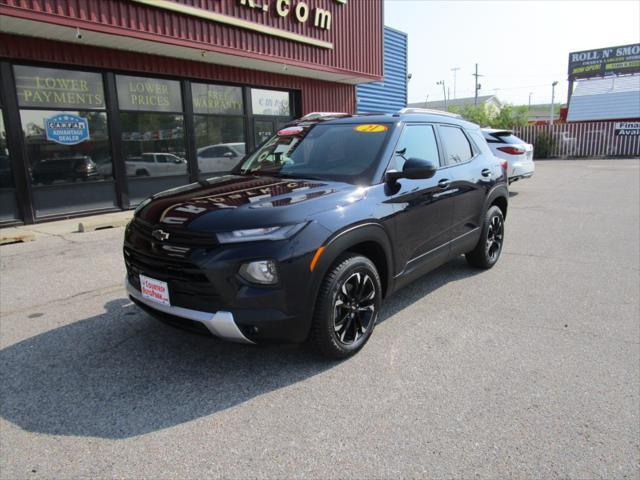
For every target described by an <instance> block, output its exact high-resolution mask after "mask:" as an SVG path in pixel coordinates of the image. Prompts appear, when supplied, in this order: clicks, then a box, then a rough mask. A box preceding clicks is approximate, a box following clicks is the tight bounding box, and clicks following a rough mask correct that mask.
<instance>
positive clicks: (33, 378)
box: [0, 160, 640, 479]
mask: <svg viewBox="0 0 640 480" xmlns="http://www.w3.org/2000/svg"><path fill="white" fill-rule="evenodd" d="M639 167H640V162H639V161H638V160H600V161H547V162H539V163H538V164H537V172H536V175H535V176H534V178H533V179H532V180H529V181H522V182H518V183H516V184H514V185H513V186H512V189H511V190H512V193H511V195H512V196H511V199H510V208H509V214H508V216H507V230H506V243H505V249H504V251H503V255H502V258H501V260H500V262H499V264H498V265H497V266H496V267H495V268H494V269H492V270H490V271H486V272H479V271H476V270H472V269H471V268H469V267H467V265H466V263H465V261H464V259H463V258H462V257H461V258H460V259H459V260H457V261H454V262H452V263H451V264H449V265H446V266H444V267H441V268H440V269H438V270H437V271H435V272H433V273H432V274H430V275H428V276H426V277H424V278H423V279H421V280H419V281H417V282H416V283H414V284H412V285H410V286H408V287H406V288H404V289H403V290H401V291H399V292H397V293H396V294H395V295H393V296H392V297H391V298H390V299H389V300H388V302H387V304H386V306H385V307H384V310H383V312H382V315H381V322H380V323H379V324H378V326H377V328H376V330H375V332H374V334H373V337H372V339H371V341H370V342H369V344H368V345H367V346H366V347H365V349H364V350H363V351H362V352H361V353H360V354H358V355H357V356H356V357H354V358H352V359H350V360H347V361H344V362H338V363H336V362H327V361H325V360H323V359H320V358H318V357H316V356H314V355H313V354H310V353H308V352H307V351H306V350H304V349H301V348H299V347H295V346H284V347H278V346H270V347H248V346H242V345H235V344H227V343H223V342H220V341H217V340H214V339H208V338H205V337H200V336H197V335H194V334H191V333H188V332H182V331H178V330H175V329H172V328H171V327H168V326H165V325H162V324H159V323H156V322H155V321H153V320H151V319H149V318H148V317H147V316H146V315H145V314H143V313H141V312H140V311H138V309H137V308H136V307H134V306H133V305H132V304H131V303H130V301H128V300H127V298H126V296H125V294H124V289H123V287H122V278H123V276H124V268H123V264H122V261H121V255H120V241H121V237H122V234H123V232H122V229H112V230H104V231H98V232H93V233H84V234H73V235H63V236H58V237H52V238H47V239H41V240H38V241H36V242H32V243H27V244H16V245H9V246H3V247H2V248H1V250H0V260H1V270H0V312H1V315H2V321H1V323H0V368H1V374H2V378H1V382H0V392H1V403H0V442H1V443H0V456H1V462H0V476H1V477H2V478H3V479H23V478H29V479H30V478H106V477H109V478H112V477H113V478H167V479H168V478H208V477H223V478H253V477H260V478H302V477H305V478H400V477H431V478H435V477H438V478H442V477H449V478H450V477H455V478H463V477H464V478H470V477H481V478H506V477H514V478H581V479H583V478H630V479H631V478H638V477H639V476H640V378H639V377H640V320H639V318H640V311H639V299H638V297H639V292H640V258H639V255H640V251H639V250H640V247H639V245H640V243H639V242H640V239H639V235H640V212H639V205H640V198H639V193H640V168H639Z"/></svg>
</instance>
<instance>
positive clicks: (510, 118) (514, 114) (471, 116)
mask: <svg viewBox="0 0 640 480" xmlns="http://www.w3.org/2000/svg"><path fill="white" fill-rule="evenodd" d="M449 111H450V112H452V113H457V114H458V115H461V116H462V118H464V119H465V120H468V121H469V122H473V123H477V124H478V125H480V126H481V127H492V128H503V129H508V130H511V129H513V128H515V127H524V126H525V125H527V123H528V113H527V107H514V106H513V105H504V106H503V107H502V108H501V109H500V110H499V111H498V112H497V113H494V114H490V113H489V112H487V109H486V108H485V107H484V105H477V106H476V105H463V106H462V107H451V108H449Z"/></svg>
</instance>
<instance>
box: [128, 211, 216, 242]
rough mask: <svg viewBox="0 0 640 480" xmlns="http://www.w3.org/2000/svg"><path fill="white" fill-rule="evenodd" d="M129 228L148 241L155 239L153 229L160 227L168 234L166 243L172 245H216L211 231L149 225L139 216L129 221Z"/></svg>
mask: <svg viewBox="0 0 640 480" xmlns="http://www.w3.org/2000/svg"><path fill="white" fill-rule="evenodd" d="M131 228H132V229H133V230H134V231H135V232H136V233H138V234H139V235H140V236H142V237H143V238H145V239H146V240H148V241H150V242H152V241H157V240H156V239H154V238H153V231H154V230H159V229H161V230H163V231H164V232H166V233H168V234H169V238H168V239H167V241H166V243H167V244H170V245H173V246H178V247H189V248H195V247H204V248H213V247H216V246H217V245H218V239H217V238H216V236H215V234H213V233H206V232H192V231H189V230H184V229H180V230H178V229H172V228H171V227H166V226H158V225H151V224H149V223H147V222H145V221H143V220H140V219H139V218H136V219H135V220H133V221H132V222H131Z"/></svg>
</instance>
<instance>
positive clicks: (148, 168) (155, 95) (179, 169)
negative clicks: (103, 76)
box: [116, 75, 189, 205]
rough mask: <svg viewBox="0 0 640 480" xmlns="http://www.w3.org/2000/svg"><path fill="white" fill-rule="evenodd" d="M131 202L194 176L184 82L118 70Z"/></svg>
mask: <svg viewBox="0 0 640 480" xmlns="http://www.w3.org/2000/svg"><path fill="white" fill-rule="evenodd" d="M116 86H117V90H118V105H119V107H120V125H121V127H122V138H121V140H122V157H123V158H124V163H125V170H126V174H127V177H128V183H129V201H130V203H131V205H136V204H138V203H139V202H141V201H142V200H144V199H145V198H146V197H148V196H149V195H153V194H154V193H157V192H160V191H162V190H166V189H168V188H173V187H177V186H179V185H184V184H186V183H188V181H189V175H188V165H187V160H186V158H187V155H186V148H185V132H184V116H183V115H182V93H181V89H180V82H178V81H177V80H165V79H161V78H147V77H132V76H128V75H117V76H116Z"/></svg>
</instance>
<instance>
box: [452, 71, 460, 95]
mask: <svg viewBox="0 0 640 480" xmlns="http://www.w3.org/2000/svg"><path fill="white" fill-rule="evenodd" d="M458 70H460V67H453V68H452V69H451V71H452V72H453V99H454V100H455V99H456V73H457V72H458Z"/></svg>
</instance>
